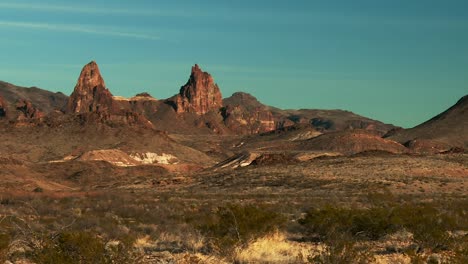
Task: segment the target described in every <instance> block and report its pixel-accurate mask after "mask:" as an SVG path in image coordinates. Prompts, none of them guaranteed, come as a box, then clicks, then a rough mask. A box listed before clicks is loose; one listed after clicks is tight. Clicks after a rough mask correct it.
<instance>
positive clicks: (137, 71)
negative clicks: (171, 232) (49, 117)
mask: <svg viewBox="0 0 468 264" xmlns="http://www.w3.org/2000/svg"><path fill="white" fill-rule="evenodd" d="M0 34H1V36H2V37H1V41H0V49H1V51H0V80H3V81H7V82H11V83H14V84H17V85H23V86H38V87H42V88H45V89H48V90H53V91H62V92H64V93H66V94H70V93H71V91H72V89H73V87H74V85H75V82H76V79H77V78H78V74H79V71H80V70H81V67H82V66H83V65H84V64H86V63H87V62H89V61H91V60H96V61H97V62H98V64H99V65H100V68H101V71H102V73H103V75H104V79H105V80H106V83H107V86H108V87H109V88H110V90H111V91H112V93H113V94H114V95H121V96H127V97H128V96H132V95H134V94H136V93H138V92H142V91H147V92H149V93H151V94H152V95H153V96H155V97H157V98H167V97H170V96H172V95H173V94H175V93H177V92H178V90H179V88H180V86H181V85H183V84H184V83H185V82H186V81H187V79H188V75H189V73H190V67H191V66H192V65H193V64H194V63H198V64H199V65H200V66H201V67H202V68H203V69H204V70H206V71H209V72H210V73H211V74H212V75H213V76H214V78H215V80H216V82H217V83H218V84H219V86H220V87H221V90H222V92H223V95H224V96H225V97H227V96H230V95H231V94H232V93H233V92H235V91H246V92H249V93H252V94H254V95H255V96H257V97H258V98H259V99H260V100H261V101H262V102H264V103H266V104H269V105H274V106H277V107H281V108H323V109H337V108H339V109H346V110H350V111H353V112H356V113H358V114H361V115H364V116H368V117H371V118H375V119H379V120H381V121H384V122H388V123H393V124H396V125H400V126H404V127H411V126H414V125H416V124H418V123H420V122H422V121H425V120H427V119H428V118H430V117H432V116H434V115H435V114H437V113H439V112H441V111H443V110H445V109H446V108H448V107H449V106H451V105H452V104H454V103H455V102H456V101H457V100H458V99H459V98H460V97H461V96H463V95H465V94H468V1H466V0H460V1H456V0H445V1H442V0H440V1H433V0H392V1H384V0H353V1H350V0H343V1H333V0H326V1H318V0H317V1H314V0H303V1H299V0H296V1H294V0H291V1H284V0H281V1H276V0H255V1H254V0H248V1H247V0H236V1H231V0H229V1H228V0H226V1H221V0H216V1H215V0H209V1H208V0H198V1H193V0H190V1H176V0H171V1H159V0H134V1H129V0H128V1H121V0H112V1H111V0H109V1H104V0H101V1H99V0H93V1H90V0H81V1H57V0H44V1H39V0H37V1H32V0H26V1H23V0H6V1H4V0H0Z"/></svg>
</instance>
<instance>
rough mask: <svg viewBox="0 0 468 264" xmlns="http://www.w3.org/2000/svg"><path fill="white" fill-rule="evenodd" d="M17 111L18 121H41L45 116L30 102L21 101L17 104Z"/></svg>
mask: <svg viewBox="0 0 468 264" xmlns="http://www.w3.org/2000/svg"><path fill="white" fill-rule="evenodd" d="M16 110H17V111H18V112H19V115H18V118H17V121H27V120H31V119H40V118H43V117H44V116H45V114H44V113H43V112H41V111H40V110H39V109H37V108H36V107H34V106H33V104H32V103H31V102H30V101H28V100H19V101H18V102H17V103H16Z"/></svg>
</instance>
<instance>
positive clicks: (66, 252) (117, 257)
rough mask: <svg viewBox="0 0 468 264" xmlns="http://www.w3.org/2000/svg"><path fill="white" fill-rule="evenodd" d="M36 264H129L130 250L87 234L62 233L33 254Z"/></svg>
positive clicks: (120, 244)
mask: <svg viewBox="0 0 468 264" xmlns="http://www.w3.org/2000/svg"><path fill="white" fill-rule="evenodd" d="M33 254H34V256H33V259H34V261H36V262H38V263H51V264H52V263H64V264H68V263H70V264H73V263H129V261H131V260H132V257H131V249H130V248H129V247H127V246H126V245H125V244H123V243H121V242H119V243H114V244H111V243H109V244H106V243H104V241H103V240H102V239H101V238H99V237H98V236H96V235H93V234H91V233H87V232H78V231H75V232H63V233H61V234H59V235H58V236H57V237H55V238H52V239H47V240H45V241H44V244H43V246H42V248H40V249H37V250H36V252H34V253H33Z"/></svg>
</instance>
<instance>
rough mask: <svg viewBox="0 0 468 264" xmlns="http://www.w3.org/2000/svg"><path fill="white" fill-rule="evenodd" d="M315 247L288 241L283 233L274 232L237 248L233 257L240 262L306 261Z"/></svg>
mask: <svg viewBox="0 0 468 264" xmlns="http://www.w3.org/2000/svg"><path fill="white" fill-rule="evenodd" d="M315 247H316V246H315V245H313V244H306V243H298V242H294V241H288V240H287V238H286V236H285V235H284V234H283V233H279V232H275V233H273V234H271V235H268V236H266V237H263V238H260V239H257V240H255V241H253V242H252V243H250V244H249V245H248V246H247V247H246V248H238V249H237V250H236V256H235V258H236V260H237V261H238V262H240V263H307V262H308V261H307V257H308V256H309V255H310V253H311V252H312V251H315V250H316V249H315V250H314V248H315Z"/></svg>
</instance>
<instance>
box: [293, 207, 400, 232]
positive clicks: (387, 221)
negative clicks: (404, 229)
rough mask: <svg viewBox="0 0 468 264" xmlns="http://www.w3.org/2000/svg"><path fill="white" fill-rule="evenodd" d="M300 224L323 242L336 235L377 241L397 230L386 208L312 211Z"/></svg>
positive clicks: (334, 208)
mask: <svg viewBox="0 0 468 264" xmlns="http://www.w3.org/2000/svg"><path fill="white" fill-rule="evenodd" d="M299 223H300V224H302V225H303V226H305V227H306V230H307V232H308V233H309V234H312V235H314V234H315V235H318V236H319V238H320V239H321V240H325V239H326V238H327V237H329V236H330V235H331V234H336V233H340V234H347V235H349V236H352V237H357V238H365V239H371V240H376V239H379V238H381V237H382V236H384V235H386V234H388V233H391V232H394V231H395V229H396V227H395V225H394V224H393V223H392V221H391V213H390V212H389V211H387V210H386V209H384V208H379V209H347V208H336V207H326V208H324V209H312V210H310V211H309V212H307V214H306V216H305V217H304V218H303V219H301V220H299Z"/></svg>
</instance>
